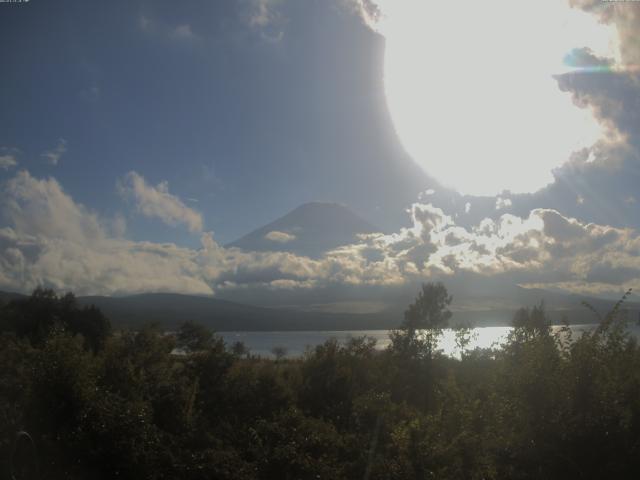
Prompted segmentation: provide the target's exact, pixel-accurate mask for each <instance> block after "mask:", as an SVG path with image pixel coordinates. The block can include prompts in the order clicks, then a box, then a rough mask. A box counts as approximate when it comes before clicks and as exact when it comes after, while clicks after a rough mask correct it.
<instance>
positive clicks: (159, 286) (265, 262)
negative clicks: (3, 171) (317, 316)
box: [0, 171, 640, 294]
mask: <svg viewBox="0 0 640 480" xmlns="http://www.w3.org/2000/svg"><path fill="white" fill-rule="evenodd" d="M128 177H129V178H130V179H131V180H134V179H136V178H138V177H139V176H136V175H128ZM140 178H141V177H140ZM141 185H146V184H144V182H142V181H141ZM147 190H152V191H154V192H160V193H162V194H163V195H164V194H166V193H167V192H166V191H165V190H163V189H158V188H153V187H149V186H148V185H147V186H146V187H145V188H141V191H143V192H147ZM151 196H152V198H155V197H153V195H151ZM160 197H161V198H162V197H163V196H162V195H160ZM159 203H160V204H162V201H160V202H159ZM169 203H171V202H169ZM154 208H155V207H154ZM169 210H170V211H173V210H171V209H169ZM153 211H155V210H153ZM158 215H159V214H158ZM2 216H3V219H4V221H5V223H6V225H7V226H6V227H4V228H2V229H0V267H1V268H0V288H2V289H5V290H18V291H29V290H31V289H33V288H35V287H36V286H38V285H45V286H50V287H52V288H56V289H59V290H73V291H75V292H77V293H78V294H122V293H137V292H158V291H171V292H182V293H193V294H213V293H215V292H216V291H217V290H221V289H239V288H247V287H254V288H255V287H257V288H265V289H272V290H274V289H275V290H279V289H308V288H313V287H322V286H331V285H357V286H365V287H366V286H402V285H407V284H412V283H413V282H416V281H421V280H428V279H431V278H439V279H443V278H445V279H446V278H447V277H448V276H454V275H456V276H464V275H467V274H469V275H474V276H476V277H477V276H478V275H479V276H485V277H487V278H500V277H501V276H508V278H509V282H515V283H519V284H521V285H524V286H531V287H545V288H560V289H562V290H565V291H573V292H588V293H617V292H618V291H620V290H623V289H625V288H628V287H640V235H639V234H638V232H637V231H636V230H634V229H629V228H613V227H609V226H606V225H597V224H592V223H582V222H580V221H578V220H576V219H573V218H569V217H566V216H563V215H562V214H560V213H559V212H557V211H555V210H551V209H536V210H533V211H531V213H530V214H529V215H528V216H526V217H519V216H516V215H512V214H503V215H502V216H500V217H499V218H498V219H497V220H492V219H488V218H487V219H484V220H482V221H481V222H480V223H478V224H477V225H475V226H473V227H472V228H464V227H461V226H460V225H458V224H457V223H456V222H455V220H454V218H453V217H451V216H449V215H446V214H445V213H444V212H443V211H442V210H441V209H439V208H437V207H435V206H433V205H431V204H425V203H416V204H414V205H413V206H412V208H411V209H410V220H411V226H410V227H407V228H403V229H401V230H400V231H398V232H396V233H393V234H388V235H383V234H369V235H362V236H361V239H360V241H358V242H357V243H354V244H351V245H344V246H342V247H340V248H337V249H335V250H333V251H330V252H327V253H326V254H325V255H324V256H323V257H322V258H319V259H311V258H307V257H303V256H297V255H294V254H292V253H288V252H245V251H242V250H239V249H237V248H224V247H222V246H220V245H219V244H218V243H217V242H216V241H215V239H214V237H213V234H212V233H210V232H205V233H202V234H201V240H200V243H201V246H200V247H199V248H197V249H191V248H185V247H180V246H177V245H175V244H172V243H154V242H140V241H131V240H127V239H125V238H122V236H121V233H122V232H121V231H118V229H117V228H114V225H116V224H117V223H118V222H117V221H115V220H114V219H109V218H102V217H100V216H99V215H98V214H97V213H95V212H93V211H91V210H90V209H88V208H86V207H84V206H83V205H81V204H79V203H77V202H75V201H74V200H73V199H72V198H71V197H70V196H69V195H68V194H67V193H66V192H65V191H64V190H63V189H62V187H61V186H60V184H59V183H58V182H57V181H56V180H55V179H53V178H48V179H38V178H35V177H33V176H31V175H30V174H29V173H28V172H26V171H21V172H18V173H17V174H16V175H15V176H14V177H13V178H11V179H10V180H9V181H7V182H6V183H5V184H4V185H3V188H2ZM169 218H171V219H173V220H175V218H174V217H169Z"/></svg>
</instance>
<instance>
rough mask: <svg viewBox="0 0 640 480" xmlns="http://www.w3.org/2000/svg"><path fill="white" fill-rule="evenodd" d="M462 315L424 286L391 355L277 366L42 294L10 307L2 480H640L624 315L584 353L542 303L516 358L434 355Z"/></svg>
mask: <svg viewBox="0 0 640 480" xmlns="http://www.w3.org/2000/svg"><path fill="white" fill-rule="evenodd" d="M450 302H451V297H450V296H449V295H448V294H447V291H446V289H445V288H444V287H443V286H442V285H439V284H427V285H424V286H423V288H422V290H421V291H420V294H419V295H418V297H417V298H416V300H415V302H414V303H413V304H412V305H410V306H409V307H408V309H407V311H406V313H405V320H404V322H403V323H402V325H400V326H399V328H398V330H397V331H395V332H394V333H393V334H392V338H391V340H392V342H391V345H390V347H389V348H388V349H387V350H385V351H382V352H377V351H375V350H374V345H373V342H372V341H371V340H369V339H367V338H358V339H353V340H352V341H351V342H350V343H349V344H347V345H344V346H340V345H339V344H338V343H337V342H335V341H329V342H327V343H325V344H323V345H320V346H318V347H317V348H315V350H313V351H311V352H310V353H308V354H307V355H306V356H305V357H304V358H301V359H297V360H284V359H280V360H276V361H274V360H265V359H260V358H254V357H252V356H251V354H250V352H247V351H246V349H245V348H243V345H242V344H234V345H225V344H224V343H223V341H222V340H221V339H220V338H218V337H216V336H215V335H213V334H212V333H211V332H210V331H209V330H207V329H206V328H203V327H199V326H198V325H196V324H192V323H186V324H184V325H183V326H182V327H181V329H180V330H179V332H178V334H177V335H175V336H168V335H165V334H164V333H163V332H162V331H161V330H159V329H157V328H155V327H154V326H153V325H148V326H147V327H145V328H143V329H140V330H139V331H136V332H132V331H115V332H114V331H113V330H112V329H111V328H110V325H109V322H108V320H107V319H106V318H105V317H104V315H102V314H101V312H100V311H99V310H98V309H95V308H89V307H80V306H78V305H77V303H76V302H75V299H74V297H73V296H72V295H67V296H64V297H61V298H60V297H57V296H56V295H55V294H53V292H50V291H45V290H38V291H36V292H34V294H33V295H32V296H31V297H29V298H27V299H17V300H14V301H12V302H10V303H8V304H7V305H6V306H4V307H3V308H2V310H1V311H0V312H1V316H0V327H1V330H2V334H1V336H0V365H2V368H1V369H0V461H1V462H2V471H1V474H0V478H11V477H10V475H11V474H14V475H15V478H46V479H87V478H91V479H113V478H125V479H177V478H180V479H194V480H195V479H278V480H281V479H291V480H293V479H318V478H325V479H337V480H338V479H360V478H364V479H398V480H400V479H403V480H404V479H427V478H435V479H541V478H545V479H556V478H557V479H573V478H588V479H590V478H593V479H596V478H597V479H602V478H615V479H625V478H629V479H630V478H638V475H639V474H640V349H639V348H638V344H637V342H636V341H635V339H634V338H632V337H630V336H629V335H628V334H627V333H626V332H627V330H626V327H625V316H624V311H623V304H622V303H619V304H618V305H617V306H616V307H615V308H614V310H613V311H612V312H611V313H610V314H608V315H606V316H604V317H603V318H601V319H600V322H601V323H600V326H599V328H598V329H596V330H595V331H594V332H593V333H589V334H585V335H584V336H582V337H581V338H579V339H575V338H574V339H571V337H570V330H569V329H567V330H565V331H564V332H561V333H558V334H552V333H551V330H550V329H549V322H548V319H547V317H546V315H545V312H544V309H543V308H542V307H541V306H537V307H534V308H531V309H522V310H520V311H519V312H518V314H517V315H516V316H515V318H514V327H515V329H514V330H513V332H512V334H511V336H510V338H509V340H508V343H507V344H506V345H505V346H504V348H503V349H502V350H500V351H468V350H465V345H466V341H467V340H468V338H469V331H466V330H460V331H459V335H458V341H459V346H460V348H461V349H462V351H463V353H462V356H461V359H460V360H456V359H452V358H448V357H444V356H442V355H441V353H440V352H438V351H437V350H436V349H435V341H436V340H437V338H438V336H439V334H440V332H441V329H442V328H444V327H445V326H447V324H448V321H449V318H450V312H449V308H448V307H449V304H450ZM593 314H594V312H589V310H588V309H585V315H586V316H589V315H593ZM177 346H178V347H181V348H182V349H183V351H184V352H185V353H184V354H180V355H177V354H176V353H175V348H176V347H177ZM18 432H27V433H23V434H18ZM30 475H31V476H30Z"/></svg>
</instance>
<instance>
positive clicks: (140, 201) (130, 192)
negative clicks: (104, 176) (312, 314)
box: [118, 172, 203, 232]
mask: <svg viewBox="0 0 640 480" xmlns="http://www.w3.org/2000/svg"><path fill="white" fill-rule="evenodd" d="M118 189H119V191H120V192H121V193H122V194H123V195H124V196H130V197H132V198H133V199H134V200H135V202H136V208H137V210H138V211H139V212H140V213H142V214H143V215H145V216H147V217H151V218H158V219H160V220H162V221H163V222H164V223H166V224H167V225H170V226H176V225H179V224H184V225H185V226H186V227H187V228H188V229H189V231H191V232H201V231H202V224H203V222H202V215H201V214H200V213H199V212H197V211H195V210H193V209H192V208H189V207H187V206H186V205H185V204H184V203H183V202H182V200H180V199H179V198H178V197H176V196H175V195H172V194H171V193H169V184H168V182H166V181H165V182H160V183H159V184H158V185H156V186H155V187H154V186H153V185H149V184H148V183H147V182H146V181H145V179H144V178H143V177H142V176H141V175H140V174H138V173H136V172H129V173H128V174H127V175H126V176H125V177H124V179H122V180H121V181H120V182H119V183H118Z"/></svg>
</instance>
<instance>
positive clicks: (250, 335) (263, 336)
mask: <svg viewBox="0 0 640 480" xmlns="http://www.w3.org/2000/svg"><path fill="white" fill-rule="evenodd" d="M595 327H596V325H594V324H587V325H571V330H572V331H573V337H574V339H575V338H578V337H579V336H580V335H581V334H582V333H584V332H585V331H588V330H592V329H594V328H595ZM552 328H553V329H559V328H561V326H554V327H552ZM630 330H631V331H632V333H633V334H634V335H636V336H638V337H640V327H637V326H633V327H631V328H630ZM510 331H511V327H479V328H474V329H473V330H472V338H471V341H470V343H469V346H468V348H469V349H474V348H500V344H501V343H503V342H504V341H505V339H506V337H507V335H508V334H509V332H510ZM219 335H221V336H222V337H223V338H224V340H225V342H227V343H228V344H232V343H233V342H236V341H238V340H240V341H242V342H244V344H245V345H246V346H247V347H248V348H249V349H250V351H251V354H253V355H259V356H261V357H273V354H272V352H271V350H272V349H273V348H274V347H284V348H285V349H286V352H287V357H290V358H294V357H299V356H301V355H302V354H304V352H305V351H306V350H307V349H309V348H313V347H315V346H316V345H320V344H322V343H324V342H325V341H327V340H328V339H330V338H335V339H337V340H338V342H340V343H341V344H343V343H345V342H347V341H348V340H349V339H350V338H354V337H362V336H365V335H366V336H367V337H369V338H373V339H375V340H376V342H377V343H376V348H377V349H378V350H382V349H385V348H386V347H387V346H388V345H389V343H390V341H389V330H351V331H321V332H220V333H219ZM439 347H440V348H441V349H442V351H443V352H444V353H445V354H447V355H452V356H457V355H458V354H459V352H458V350H457V348H456V342H455V331H454V330H450V329H447V330H445V331H444V334H443V335H442V337H441V339H440V342H439Z"/></svg>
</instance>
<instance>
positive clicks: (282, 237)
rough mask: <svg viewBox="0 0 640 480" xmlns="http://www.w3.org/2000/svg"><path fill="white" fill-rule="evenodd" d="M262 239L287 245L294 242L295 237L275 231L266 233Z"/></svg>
mask: <svg viewBox="0 0 640 480" xmlns="http://www.w3.org/2000/svg"><path fill="white" fill-rule="evenodd" d="M264 238H266V239H267V240H271V241H272V242H277V243H287V242H291V241H293V240H295V239H296V236H295V235H292V234H291V233H287V232H279V231H277V230H274V231H272V232H269V233H267V234H266V235H265V236H264Z"/></svg>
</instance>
